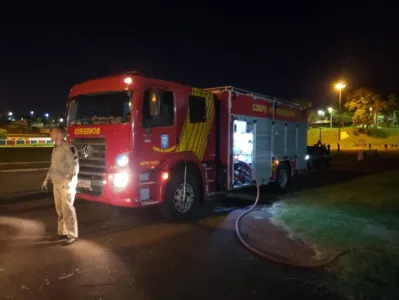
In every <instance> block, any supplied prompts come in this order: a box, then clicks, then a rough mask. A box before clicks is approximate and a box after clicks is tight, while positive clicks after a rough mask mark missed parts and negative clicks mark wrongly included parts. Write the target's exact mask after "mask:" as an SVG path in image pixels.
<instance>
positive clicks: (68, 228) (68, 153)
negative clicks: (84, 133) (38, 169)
mask: <svg viewBox="0 0 399 300" xmlns="http://www.w3.org/2000/svg"><path fill="white" fill-rule="evenodd" d="M50 137H51V140H52V141H53V142H54V144H55V145H54V148H53V151H52V154H51V165H50V168H49V170H48V172H47V175H46V178H45V179H44V182H43V185H42V190H43V191H44V192H47V191H48V189H47V187H48V182H49V181H52V183H53V192H54V202H55V209H56V212H57V215H58V229H57V239H58V240H64V245H70V244H72V243H73V242H75V241H76V239H77V238H78V224H77V218H76V211H75V207H74V206H73V204H74V200H75V194H76V186H77V181H78V173H79V159H78V152H77V150H76V148H75V147H74V146H72V145H70V144H68V143H67V142H66V140H65V138H66V130H65V129H64V128H63V127H57V128H54V129H53V130H52V131H51V133H50Z"/></svg>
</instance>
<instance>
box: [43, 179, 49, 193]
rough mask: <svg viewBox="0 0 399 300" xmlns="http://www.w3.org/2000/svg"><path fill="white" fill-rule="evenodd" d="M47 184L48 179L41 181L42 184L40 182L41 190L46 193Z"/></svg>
mask: <svg viewBox="0 0 399 300" xmlns="http://www.w3.org/2000/svg"><path fill="white" fill-rule="evenodd" d="M47 185H48V181H47V180H45V181H43V184H42V191H43V192H44V193H47V192H48V188H47Z"/></svg>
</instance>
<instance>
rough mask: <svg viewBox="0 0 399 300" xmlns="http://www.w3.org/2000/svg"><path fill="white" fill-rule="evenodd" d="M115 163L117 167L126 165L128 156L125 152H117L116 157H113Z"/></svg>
mask: <svg viewBox="0 0 399 300" xmlns="http://www.w3.org/2000/svg"><path fill="white" fill-rule="evenodd" d="M115 163H116V164H117V165H118V166H119V167H126V166H127V165H128V163H129V156H128V154H127V153H123V154H119V155H118V156H117V157H116V159H115Z"/></svg>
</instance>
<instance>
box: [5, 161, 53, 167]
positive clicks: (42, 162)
mask: <svg viewBox="0 0 399 300" xmlns="http://www.w3.org/2000/svg"><path fill="white" fill-rule="evenodd" d="M44 163H50V161H47V160H46V161H18V162H6V163H0V166H8V165H25V164H27V165H30V164H44Z"/></svg>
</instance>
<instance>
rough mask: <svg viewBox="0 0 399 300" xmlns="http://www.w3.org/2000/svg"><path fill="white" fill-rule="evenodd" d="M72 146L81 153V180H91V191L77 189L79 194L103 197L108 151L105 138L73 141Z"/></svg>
mask: <svg viewBox="0 0 399 300" xmlns="http://www.w3.org/2000/svg"><path fill="white" fill-rule="evenodd" d="M72 144H73V145H74V146H75V147H76V149H77V150H78V153H79V176H78V177H79V179H81V180H90V182H91V190H89V189H84V188H80V187H78V188H77V192H78V193H81V194H87V195H92V196H101V195H102V193H103V188H104V183H103V181H104V179H105V178H104V173H105V171H106V150H107V147H106V146H107V143H106V140H105V138H92V139H90V138H89V139H85V138H79V139H74V140H72Z"/></svg>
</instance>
